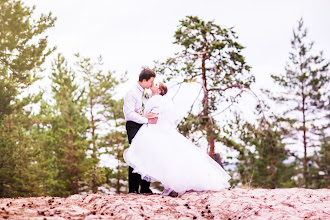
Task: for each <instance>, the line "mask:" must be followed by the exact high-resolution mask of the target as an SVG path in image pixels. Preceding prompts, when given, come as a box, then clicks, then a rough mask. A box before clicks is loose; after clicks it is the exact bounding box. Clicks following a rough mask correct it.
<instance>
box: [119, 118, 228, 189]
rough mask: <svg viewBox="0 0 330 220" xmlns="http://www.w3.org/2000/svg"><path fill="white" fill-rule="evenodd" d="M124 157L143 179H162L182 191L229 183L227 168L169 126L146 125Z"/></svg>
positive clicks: (219, 186) (222, 186) (213, 187)
mask: <svg viewBox="0 0 330 220" xmlns="http://www.w3.org/2000/svg"><path fill="white" fill-rule="evenodd" d="M124 159H125V161H126V163H127V164H128V165H129V166H131V167H132V168H133V169H134V171H133V172H136V173H139V174H140V175H141V177H142V178H143V179H146V180H148V181H156V182H161V183H162V184H163V186H164V187H165V188H171V189H172V190H174V191H176V192H178V193H179V195H181V194H183V193H185V192H186V191H189V190H194V191H204V190H212V191H219V190H221V189H224V188H228V187H230V185H229V183H228V180H229V179H230V176H229V175H228V174H227V173H226V171H225V170H223V169H222V167H221V166H220V165H219V164H218V163H217V162H215V161H214V160H213V159H212V158H210V157H209V155H208V154H207V153H206V152H205V151H203V150H201V149H200V148H198V147H197V146H196V145H194V144H193V143H192V142H191V141H190V140H188V139H187V138H185V137H184V136H183V135H181V134H180V133H179V132H178V131H177V130H176V129H175V128H173V127H170V126H164V125H159V124H156V125H151V124H149V125H143V126H142V127H141V128H140V130H139V131H138V133H137V134H136V136H135V137H134V139H133V141H132V143H131V145H130V147H129V148H128V149H127V150H126V151H125V152H124Z"/></svg>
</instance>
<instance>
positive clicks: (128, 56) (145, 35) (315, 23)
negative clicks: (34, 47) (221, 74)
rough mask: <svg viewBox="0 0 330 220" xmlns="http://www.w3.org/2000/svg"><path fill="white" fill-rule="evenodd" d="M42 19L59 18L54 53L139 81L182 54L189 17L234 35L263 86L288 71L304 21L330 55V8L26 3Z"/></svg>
mask: <svg viewBox="0 0 330 220" xmlns="http://www.w3.org/2000/svg"><path fill="white" fill-rule="evenodd" d="M25 2H26V3H27V4H28V5H36V7H37V10H36V11H37V12H38V13H40V12H43V13H47V12H49V11H51V12H52V13H53V14H54V15H55V16H56V17H57V22H56V24H55V28H52V30H50V31H48V34H49V41H50V44H51V45H56V46H57V47H58V50H57V51H58V52H61V53H63V54H64V55H65V56H66V57H68V58H70V57H72V56H73V54H74V53H76V52H80V53H81V54H82V55H84V56H89V57H96V56H98V55H102V56H103V57H104V63H105V66H106V67H107V68H109V69H111V70H116V71H117V72H118V73H121V72H125V71H128V73H129V76H130V77H131V78H132V80H133V79H134V81H135V80H136V78H137V75H138V74H139V72H140V70H141V66H152V65H153V61H154V60H164V59H165V58H167V57H169V56H171V55H173V53H174V52H175V51H177V49H178V48H177V47H175V46H174V45H173V44H172V42H173V41H174V38H173V35H174V31H175V30H176V28H177V26H178V24H179V20H180V19H183V18H184V17H185V16H187V15H194V16H199V17H200V18H202V19H204V20H207V21H208V20H214V21H215V23H216V24H218V25H220V26H223V27H234V30H235V31H236V33H237V35H238V37H239V39H238V41H239V42H240V43H241V44H242V45H243V46H245V47H246V49H245V51H244V55H245V57H246V60H247V63H248V64H249V65H250V66H252V72H253V73H254V74H255V75H256V77H257V83H258V84H263V83H264V82H266V83H268V82H267V81H264V80H266V78H267V77H265V76H268V75H269V73H277V72H279V71H283V69H284V65H285V62H286V61H287V60H288V53H289V50H290V39H291V38H292V29H293V28H294V27H296V26H297V21H298V20H299V19H300V18H301V17H303V18H304V21H305V24H306V27H307V28H308V30H309V37H310V39H311V40H313V41H315V43H316V44H315V49H317V50H324V52H325V55H326V57H329V55H330V40H329V39H330V13H329V10H330V1H329V0H314V1H311V0H277V1H269V0H249V1H247V0H232V1H228V0H227V1H223V0H203V1H200V0H199V1H197V0H166V1H165V0H164V1H159V0H139V1H134V0H129V1H128V0H123V1H113V0H93V1H87V0H46V1H45V0H43V1H41V0H39V1H38V0H25Z"/></svg>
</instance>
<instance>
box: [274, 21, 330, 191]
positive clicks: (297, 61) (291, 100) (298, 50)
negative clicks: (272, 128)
mask: <svg viewBox="0 0 330 220" xmlns="http://www.w3.org/2000/svg"><path fill="white" fill-rule="evenodd" d="M303 24H304V22H303V19H301V20H300V21H299V22H298V28H297V29H296V30H294V31H293V39H292V41H291V45H292V52H290V56H289V62H288V63H287V66H286V68H285V70H286V73H285V74H283V75H279V76H277V75H272V78H273V79H274V81H275V83H276V84H278V85H279V86H281V88H282V89H283V92H282V93H281V94H280V95H278V96H273V98H274V100H276V101H277V102H278V103H281V104H285V106H286V108H287V111H285V112H284V114H283V117H282V119H281V120H282V121H283V122H286V123H287V125H283V126H290V127H291V134H290V135H289V137H290V138H292V139H294V140H296V141H297V146H301V145H300V143H299V142H300V141H301V142H302V148H303V151H304V156H303V172H302V173H303V183H302V185H304V186H306V187H309V186H310V179H309V174H308V173H309V171H310V170H309V168H308V167H309V164H310V165H311V166H313V162H312V161H311V160H310V159H311V158H310V157H309V156H308V155H307V151H308V150H309V149H311V148H314V149H317V147H320V140H321V136H320V135H318V134H317V133H316V132H315V131H317V130H318V129H317V127H318V126H320V125H325V124H326V125H329V118H327V117H326V116H327V115H329V109H326V107H327V106H328V105H329V96H328V95H327V93H328V89H327V88H328V86H329V78H330V74H329V68H328V67H329V64H330V62H329V61H326V60H325V59H324V58H323V53H322V52H321V53H320V54H318V55H314V54H313V52H312V49H313V45H314V44H313V43H306V37H307V29H305V28H304V27H303Z"/></svg>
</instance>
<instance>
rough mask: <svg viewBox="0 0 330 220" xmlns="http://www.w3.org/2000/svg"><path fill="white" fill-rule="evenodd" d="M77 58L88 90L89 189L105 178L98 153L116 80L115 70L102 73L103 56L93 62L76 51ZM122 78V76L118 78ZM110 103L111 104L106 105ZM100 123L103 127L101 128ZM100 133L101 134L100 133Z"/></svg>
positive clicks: (94, 190) (96, 188) (96, 186)
mask: <svg viewBox="0 0 330 220" xmlns="http://www.w3.org/2000/svg"><path fill="white" fill-rule="evenodd" d="M76 57H77V58H78V62H77V63H76V65H77V66H78V68H79V72H80V73H82V75H83V79H84V83H85V89H86V92H87V106H86V107H87V108H86V109H87V112H86V114H87V115H88V116H89V121H90V131H89V132H90V136H91V139H90V151H91V152H92V153H91V166H92V169H90V170H88V173H87V178H86V181H88V182H90V183H89V184H88V185H90V187H91V190H92V191H93V192H96V191H97V190H98V186H100V185H102V184H103V183H104V181H105V170H104V169H101V168H100V167H99V156H100V155H101V148H102V147H105V146H104V145H102V143H101V142H102V141H103V138H102V136H105V135H107V134H106V132H104V124H105V123H106V122H107V120H109V118H108V115H109V111H112V108H115V107H116V106H112V105H113V103H116V102H115V101H114V100H113V96H114V90H115V88H116V86H117V85H118V84H119V81H118V80H117V79H116V78H115V77H114V74H113V73H111V72H110V71H108V72H107V73H104V72H103V70H102V65H103V62H102V57H101V56H100V57H99V58H98V59H97V61H96V62H92V61H91V59H90V58H87V57H81V56H80V55H79V54H76ZM120 82H122V80H121V81H120ZM109 103H111V105H110V106H109ZM110 120H111V119H110ZM102 125H103V129H102V130H101V128H102ZM102 133H103V134H102Z"/></svg>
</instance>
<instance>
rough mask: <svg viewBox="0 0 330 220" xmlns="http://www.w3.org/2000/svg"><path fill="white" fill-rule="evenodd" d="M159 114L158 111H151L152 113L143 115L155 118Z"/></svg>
mask: <svg viewBox="0 0 330 220" xmlns="http://www.w3.org/2000/svg"><path fill="white" fill-rule="evenodd" d="M157 115H158V114H157V113H152V112H150V113H148V114H145V115H142V116H143V117H146V118H155V117H157Z"/></svg>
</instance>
